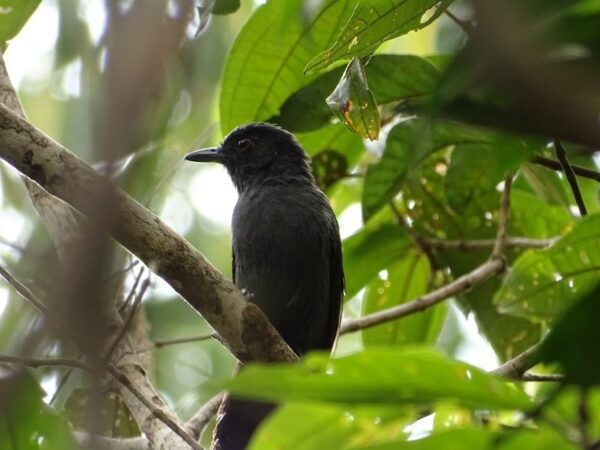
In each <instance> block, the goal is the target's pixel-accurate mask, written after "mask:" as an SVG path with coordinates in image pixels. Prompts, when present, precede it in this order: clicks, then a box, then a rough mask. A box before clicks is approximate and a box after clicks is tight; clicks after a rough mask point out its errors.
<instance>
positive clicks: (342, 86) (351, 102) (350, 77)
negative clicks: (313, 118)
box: [325, 58, 381, 141]
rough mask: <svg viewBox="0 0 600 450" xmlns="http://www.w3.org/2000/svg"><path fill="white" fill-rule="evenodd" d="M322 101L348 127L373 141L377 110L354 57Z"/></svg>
mask: <svg viewBox="0 0 600 450" xmlns="http://www.w3.org/2000/svg"><path fill="white" fill-rule="evenodd" d="M325 101H326V102H327V105H328V106H329V108H330V109H331V110H332V111H333V113H334V114H335V115H336V116H337V118H338V119H340V120H341V121H342V123H343V124H344V125H346V127H348V129H350V130H352V131H353V132H355V133H356V134H358V135H359V136H361V137H363V138H368V139H370V140H372V141H376V140H377V138H378V137H379V128H380V127H381V119H380V117H379V110H378V109H377V102H376V101H375V98H374V97H373V93H372V92H371V90H370V89H369V86H368V84H367V77H366V75H365V70H364V67H363V65H362V63H361V61H360V60H359V59H358V58H354V59H353V60H352V61H350V63H349V64H348V66H347V67H346V70H345V71H344V73H343V74H342V78H341V79H340V81H339V83H338V85H337V86H336V87H335V89H334V90H333V92H332V93H331V94H330V95H329V97H327V98H326V99H325Z"/></svg>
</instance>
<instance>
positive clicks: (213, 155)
mask: <svg viewBox="0 0 600 450" xmlns="http://www.w3.org/2000/svg"><path fill="white" fill-rule="evenodd" d="M185 159H187V160H188V161H196V162H218V163H223V161H224V159H225V156H224V155H223V152H222V151H221V147H212V148H203V149H200V150H194V151H193V152H191V153H188V154H187V155H185Z"/></svg>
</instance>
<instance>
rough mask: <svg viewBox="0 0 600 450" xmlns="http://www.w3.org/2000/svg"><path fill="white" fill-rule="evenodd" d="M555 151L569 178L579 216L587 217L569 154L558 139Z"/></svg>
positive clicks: (555, 142) (555, 143)
mask: <svg viewBox="0 0 600 450" xmlns="http://www.w3.org/2000/svg"><path fill="white" fill-rule="evenodd" d="M554 150H555V152H556V157H557V158H558V161H559V162H560V165H561V166H562V170H563V172H564V174H565V177H566V178H567V182H568V183H569V186H570V187H571V191H572V192H573V197H575V203H577V207H578V208H579V214H580V215H581V217H583V216H587V208H586V207H585V203H584V202H583V196H582V195H581V190H580V189H579V185H578V184H577V177H576V176H575V172H574V171H573V168H572V167H571V164H570V163H569V160H568V159H567V152H566V151H565V148H564V147H563V146H562V144H561V143H560V141H559V140H558V139H555V140H554Z"/></svg>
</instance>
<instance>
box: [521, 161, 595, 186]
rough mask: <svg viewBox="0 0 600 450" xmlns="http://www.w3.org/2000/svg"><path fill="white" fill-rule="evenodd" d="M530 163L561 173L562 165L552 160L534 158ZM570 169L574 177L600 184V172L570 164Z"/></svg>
mask: <svg viewBox="0 0 600 450" xmlns="http://www.w3.org/2000/svg"><path fill="white" fill-rule="evenodd" d="M531 162H532V163H534V164H537V165H539V166H544V167H547V168H548V169H552V170H557V171H562V170H563V168H562V165H561V164H560V162H559V161H555V160H554V159H550V158H545V157H544V156H536V157H535V158H533V159H532V160H531ZM571 169H573V172H575V175H577V176H580V177H583V178H588V179H590V180H595V181H598V182H600V172H598V171H596V170H592V169H588V168H587V167H582V166H576V165H574V164H571Z"/></svg>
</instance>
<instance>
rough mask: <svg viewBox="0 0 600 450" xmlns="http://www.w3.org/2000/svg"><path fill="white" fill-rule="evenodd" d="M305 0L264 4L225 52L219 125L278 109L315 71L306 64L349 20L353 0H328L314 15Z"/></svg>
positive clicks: (225, 127) (254, 118)
mask: <svg viewBox="0 0 600 450" xmlns="http://www.w3.org/2000/svg"><path fill="white" fill-rule="evenodd" d="M304 6H305V5H304V2H303V1H301V0H286V1H273V0H272V1H269V2H267V3H266V4H265V5H262V6H260V7H259V8H258V9H257V10H256V11H255V12H254V14H253V15H252V17H251V18H250V20H248V22H247V23H246V25H245V26H244V28H242V30H241V31H240V34H239V35H238V37H237V38H236V40H235V42H234V44H233V47H232V49H231V52H230V53H229V56H228V57H227V62H226V64H225V71H224V73H223V81H222V88H221V97H220V114H221V130H222V131H223V132H228V131H229V130H231V129H232V128H234V127H236V126H238V125H240V124H242V123H246V122H254V121H260V120H265V119H268V118H269V117H272V116H274V115H277V114H278V113H279V108H280V107H281V105H283V103H284V102H285V100H286V99H287V98H288V97H289V96H290V95H291V94H292V93H294V92H295V91H297V90H298V89H299V88H301V87H303V86H305V85H307V84H308V83H310V82H311V81H312V80H313V79H314V77H306V76H304V74H303V72H302V70H303V68H304V66H305V65H306V63H307V62H308V60H309V59H310V57H311V56H312V55H313V54H314V53H315V52H316V51H318V50H319V49H321V48H323V47H325V46H327V45H329V43H330V42H331V41H332V40H333V38H334V31H335V30H337V29H338V27H339V26H340V25H341V24H342V23H345V21H346V20H348V17H349V16H350V14H351V12H352V8H353V2H352V1H350V0H330V1H328V2H327V3H325V5H324V6H323V7H322V8H321V10H319V11H317V12H316V13H315V14H312V16H310V14H309V12H308V9H307V8H304Z"/></svg>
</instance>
